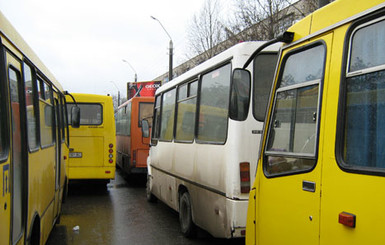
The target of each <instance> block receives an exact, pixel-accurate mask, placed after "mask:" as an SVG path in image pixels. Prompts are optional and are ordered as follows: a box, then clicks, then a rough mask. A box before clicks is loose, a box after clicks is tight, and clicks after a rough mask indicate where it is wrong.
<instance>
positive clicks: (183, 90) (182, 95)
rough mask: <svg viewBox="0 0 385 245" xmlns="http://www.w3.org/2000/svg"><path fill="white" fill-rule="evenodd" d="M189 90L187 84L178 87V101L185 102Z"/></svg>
mask: <svg viewBox="0 0 385 245" xmlns="http://www.w3.org/2000/svg"><path fill="white" fill-rule="evenodd" d="M187 88H188V86H187V84H184V85H181V86H179V87H178V100H183V99H186V98H187Z"/></svg>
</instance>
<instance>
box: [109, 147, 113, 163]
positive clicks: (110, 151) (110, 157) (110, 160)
mask: <svg viewBox="0 0 385 245" xmlns="http://www.w3.org/2000/svg"><path fill="white" fill-rule="evenodd" d="M108 147H109V148H110V149H109V150H108V152H109V153H110V154H109V155H108V157H109V160H108V162H109V163H113V162H114V160H113V157H114V155H113V154H112V153H113V152H114V149H112V147H114V145H113V144H109V145H108Z"/></svg>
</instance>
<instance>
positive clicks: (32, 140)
mask: <svg viewBox="0 0 385 245" xmlns="http://www.w3.org/2000/svg"><path fill="white" fill-rule="evenodd" d="M24 79H25V84H24V86H25V105H26V111H27V134H28V145H29V149H36V148H37V147H38V146H39V142H38V133H39V131H38V127H37V122H38V120H37V115H36V111H35V93H34V89H33V87H34V83H35V81H33V73H32V69H31V67H30V66H29V65H27V64H25V63H24Z"/></svg>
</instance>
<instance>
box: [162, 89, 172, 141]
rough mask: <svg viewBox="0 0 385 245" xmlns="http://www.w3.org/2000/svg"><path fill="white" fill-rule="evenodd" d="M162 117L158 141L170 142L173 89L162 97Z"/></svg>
mask: <svg viewBox="0 0 385 245" xmlns="http://www.w3.org/2000/svg"><path fill="white" fill-rule="evenodd" d="M162 108H163V109H162V112H161V113H162V115H161V117H160V119H161V123H160V127H161V128H160V139H161V140H166V141H171V140H172V138H173V129H174V114H175V89H172V90H170V91H168V92H166V93H164V94H163V96H162Z"/></svg>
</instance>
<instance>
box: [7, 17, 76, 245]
mask: <svg viewBox="0 0 385 245" xmlns="http://www.w3.org/2000/svg"><path fill="white" fill-rule="evenodd" d="M0 54H1V55H0V69H1V72H0V115H1V116H0V244H33V245H38V244H45V242H46V241H47V238H48V236H49V234H50V232H51V230H52V228H53V226H54V225H55V224H56V223H57V222H58V221H59V218H60V211H61V204H62V200H63V196H64V194H65V189H66V185H67V178H66V175H65V164H66V162H67V160H68V158H67V157H68V127H67V113H66V106H65V104H66V101H65V97H64V94H65V92H64V91H63V88H62V87H61V85H60V84H59V83H58V82H57V81H56V79H55V77H54V76H53V75H52V74H51V73H50V72H49V70H48V69H47V68H46V67H45V66H44V64H43V63H42V62H41V61H40V60H39V58H38V57H37V56H36V54H35V53H34V52H33V51H32V50H31V48H30V47H29V46H28V45H27V44H26V43H25V41H24V40H23V39H22V37H21V36H20V35H19V34H18V33H17V31H16V30H15V29H14V28H13V27H12V25H11V24H10V23H9V22H8V20H7V19H6V18H5V17H4V16H3V15H2V14H1V13H0ZM76 121H77V119H74V124H76Z"/></svg>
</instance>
